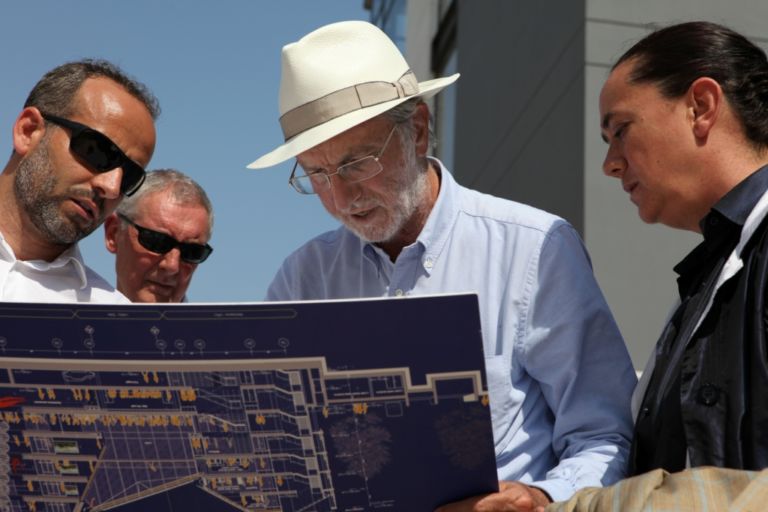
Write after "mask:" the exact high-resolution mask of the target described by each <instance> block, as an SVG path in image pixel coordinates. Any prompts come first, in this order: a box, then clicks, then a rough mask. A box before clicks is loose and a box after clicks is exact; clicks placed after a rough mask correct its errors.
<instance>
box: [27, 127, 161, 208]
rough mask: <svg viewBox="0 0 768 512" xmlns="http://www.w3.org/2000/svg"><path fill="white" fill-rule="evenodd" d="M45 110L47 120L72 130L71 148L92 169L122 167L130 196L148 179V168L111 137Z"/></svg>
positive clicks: (123, 183)
mask: <svg viewBox="0 0 768 512" xmlns="http://www.w3.org/2000/svg"><path fill="white" fill-rule="evenodd" d="M41 114H42V116H43V119H45V120H46V121H50V122H52V123H53V124H56V125H58V126H61V127H63V128H67V129H68V130H69V131H70V135H69V150H70V151H72V153H74V154H75V155H77V156H79V157H80V158H82V159H83V161H85V163H87V164H88V166H89V167H91V169H93V170H94V171H96V172H98V173H102V172H107V171H111V170H112V169H117V168H118V167H120V168H122V169H123V180H122V181H121V182H120V193H121V194H123V195H125V196H130V195H132V194H133V193H134V192H136V191H137V190H138V189H139V187H140V186H141V184H142V183H144V178H145V177H146V172H145V171H144V168H143V167H142V166H140V165H139V164H137V163H136V162H134V161H133V160H131V159H130V158H128V157H127V156H126V154H125V153H123V150H121V149H120V148H119V147H118V146H117V144H115V143H114V142H112V140H111V139H110V138H109V137H107V136H106V135H104V134H103V133H101V132H100V131H97V130H94V129H93V128H90V127H88V126H86V125H84V124H81V123H78V122H75V121H70V120H69V119H64V118H63V117H58V116H54V115H51V114H45V113H43V112H41Z"/></svg>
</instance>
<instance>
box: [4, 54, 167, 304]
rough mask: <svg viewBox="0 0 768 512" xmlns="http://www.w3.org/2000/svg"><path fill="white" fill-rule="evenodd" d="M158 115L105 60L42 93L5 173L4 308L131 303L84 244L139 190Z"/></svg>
mask: <svg viewBox="0 0 768 512" xmlns="http://www.w3.org/2000/svg"><path fill="white" fill-rule="evenodd" d="M158 114H159V106H158V104H157V100H156V99H155V98H154V96H152V94H151V93H150V92H149V91H148V90H147V88H146V87H145V86H144V85H143V84H141V83H139V82H136V81H135V80H133V79H131V78H130V77H128V76H127V75H126V74H125V73H123V71H122V70H120V69H119V68H118V67H117V66H115V65H114V64H111V63H110V62H107V61H103V60H82V61H78V62H70V63H67V64H63V65H61V66H58V67H56V68H55V69H53V70H51V71H49V72H48V73H46V74H45V75H44V76H43V77H42V78H41V79H40V81H39V82H38V83H37V84H36V85H35V86H34V88H33V89H32V91H31V92H30V94H29V96H28V98H27V100H26V102H25V104H24V108H23V110H22V111H21V113H20V114H19V116H18V117H17V119H16V121H15V123H14V125H13V130H12V138H13V152H12V154H11V157H10V159H9V161H8V163H7V164H6V166H5V168H4V169H3V172H2V174H0V301H28V302H125V297H123V296H122V295H121V294H120V293H118V292H116V291H115V289H114V288H113V287H112V286H110V285H109V284H108V283H107V282H106V281H105V280H104V279H102V278H101V277H100V276H99V275H97V274H96V273H95V272H94V271H92V270H91V269H90V268H88V267H87V266H86V265H85V262H84V261H83V258H82V256H81V255H80V251H79V250H78V247H77V242H78V241H79V240H80V239H82V238H83V237H85V236H87V235H88V234H89V233H91V232H92V231H93V230H95V229H96V228H97V227H98V226H99V225H100V224H101V223H102V222H103V221H104V219H105V218H106V217H107V216H108V215H109V214H110V213H111V212H112V211H113V210H114V209H115V208H116V207H117V205H118V204H119V203H120V201H121V200H122V199H123V197H125V196H129V195H131V194H132V193H134V192H135V191H136V190H137V189H138V187H140V186H141V184H142V182H143V180H144V175H145V173H144V166H146V165H147V163H149V160H150V158H151V157H152V153H153V151H154V148H155V126H154V120H155V118H156V117H157V115H158Z"/></svg>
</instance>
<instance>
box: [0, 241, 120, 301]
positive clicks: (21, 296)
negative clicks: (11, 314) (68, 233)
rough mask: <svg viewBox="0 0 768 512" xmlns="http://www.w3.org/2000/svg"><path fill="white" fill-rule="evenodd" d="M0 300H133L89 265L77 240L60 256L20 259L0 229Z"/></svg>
mask: <svg viewBox="0 0 768 512" xmlns="http://www.w3.org/2000/svg"><path fill="white" fill-rule="evenodd" d="M0 302H102V303H113V304H115V303H116V304H122V303H130V301H129V300H128V299H127V298H126V297H125V296H124V295H123V294H122V293H120V292H118V291H117V290H115V289H114V288H113V287H112V285H110V284H109V283H108V282H107V281H105V280H104V279H103V278H102V277H101V276H100V275H98V274H97V273H96V272H94V271H93V270H91V269H90V268H88V267H87V266H86V265H85V263H84V262H83V257H82V255H81V254H80V250H79V249H78V247H77V244H75V245H73V246H72V247H70V248H69V249H67V250H66V251H64V252H63V253H62V254H61V255H60V256H59V257H58V258H56V259H55V260H53V261H51V262H48V261H43V260H29V261H23V260H17V259H16V255H15V254H14V252H13V249H11V246H10V245H8V243H7V242H6V241H5V237H4V236H3V235H2V233H0Z"/></svg>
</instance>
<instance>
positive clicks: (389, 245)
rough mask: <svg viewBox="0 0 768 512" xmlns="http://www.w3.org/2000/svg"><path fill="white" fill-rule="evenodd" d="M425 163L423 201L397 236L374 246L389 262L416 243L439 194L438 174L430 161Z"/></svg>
mask: <svg viewBox="0 0 768 512" xmlns="http://www.w3.org/2000/svg"><path fill="white" fill-rule="evenodd" d="M427 162H428V163H427V171H426V172H427V190H426V193H425V195H424V200H423V201H422V203H421V204H420V205H419V207H418V208H417V209H416V211H415V212H414V214H413V216H412V217H411V218H410V219H409V220H408V222H407V223H406V225H405V226H403V229H402V230H400V232H399V233H398V234H397V235H395V236H394V237H393V238H392V239H390V240H387V241H386V242H378V243H377V244H376V245H378V246H379V247H381V249H382V250H383V251H384V252H386V253H387V255H388V256H389V259H390V260H391V261H395V260H396V259H397V257H398V256H399V255H400V252H401V251H402V250H403V248H404V247H407V246H409V245H411V244H412V243H413V242H415V241H416V239H417V238H418V237H419V234H420V233H421V230H422V229H424V225H425V224H426V223H427V218H428V217H429V214H430V213H431V212H432V208H433V207H434V206H435V202H437V196H438V194H439V193H440V174H439V172H438V171H437V169H436V168H435V167H434V165H433V164H432V162H431V161H427Z"/></svg>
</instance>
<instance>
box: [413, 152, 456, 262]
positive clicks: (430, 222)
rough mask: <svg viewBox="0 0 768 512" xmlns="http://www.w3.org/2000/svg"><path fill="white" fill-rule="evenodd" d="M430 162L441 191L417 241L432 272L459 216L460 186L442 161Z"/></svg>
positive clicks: (432, 159) (433, 160) (433, 159)
mask: <svg viewBox="0 0 768 512" xmlns="http://www.w3.org/2000/svg"><path fill="white" fill-rule="evenodd" d="M429 160H430V162H431V163H432V165H433V166H434V168H435V171H436V172H437V173H438V176H439V178H440V191H439V192H438V194H437V200H436V201H435V204H434V206H433V207H432V211H431V212H430V213H429V217H427V222H426V224H424V229H422V230H421V233H419V236H418V238H417V239H416V240H417V241H418V242H419V243H421V244H422V245H423V246H424V261H425V262H429V264H425V270H426V271H427V272H429V271H431V270H432V267H433V266H434V263H435V262H436V261H437V260H438V258H439V257H440V254H441V253H442V252H443V248H444V247H445V244H446V242H447V240H448V237H449V236H450V233H451V228H452V227H453V225H454V223H455V222H456V217H457V215H458V205H457V202H458V196H457V193H458V190H457V187H458V186H457V184H456V181H455V180H454V179H453V176H451V173H449V172H448V170H447V169H446V168H445V166H444V165H443V163H442V162H441V161H440V160H438V159H437V158H432V157H430V159H429Z"/></svg>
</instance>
